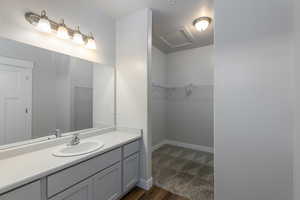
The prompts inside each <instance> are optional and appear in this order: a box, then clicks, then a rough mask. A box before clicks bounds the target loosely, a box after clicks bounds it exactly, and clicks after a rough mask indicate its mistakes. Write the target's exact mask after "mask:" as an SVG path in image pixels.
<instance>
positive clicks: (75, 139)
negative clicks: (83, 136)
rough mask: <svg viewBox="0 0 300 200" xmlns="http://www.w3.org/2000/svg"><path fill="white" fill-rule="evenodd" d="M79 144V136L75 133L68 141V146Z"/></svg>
mask: <svg viewBox="0 0 300 200" xmlns="http://www.w3.org/2000/svg"><path fill="white" fill-rule="evenodd" d="M79 143H80V138H79V134H78V133H75V134H74V135H73V137H72V139H71V141H70V146H74V145H78V144H79Z"/></svg>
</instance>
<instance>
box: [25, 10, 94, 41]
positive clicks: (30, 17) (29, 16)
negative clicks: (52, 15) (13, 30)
mask: <svg viewBox="0 0 300 200" xmlns="http://www.w3.org/2000/svg"><path fill="white" fill-rule="evenodd" d="M41 17H42V16H41V15H39V14H36V13H33V12H27V13H25V19H26V20H27V21H28V22H29V23H30V24H32V25H36V24H37V23H38V22H39V20H40V19H41ZM48 21H49V22H50V25H51V29H52V30H55V31H57V30H58V27H59V25H60V23H58V22H56V21H54V20H51V19H49V18H48ZM66 29H67V30H68V32H69V34H70V35H71V36H73V35H74V33H75V32H76V30H75V29H72V28H69V27H67V26H66ZM81 35H82V37H83V40H84V41H87V40H88V38H91V36H88V35H85V34H83V33H81Z"/></svg>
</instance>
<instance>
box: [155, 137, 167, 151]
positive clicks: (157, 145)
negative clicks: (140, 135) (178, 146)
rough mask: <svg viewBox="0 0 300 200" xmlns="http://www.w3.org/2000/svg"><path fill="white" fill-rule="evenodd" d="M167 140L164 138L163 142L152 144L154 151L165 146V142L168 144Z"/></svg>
mask: <svg viewBox="0 0 300 200" xmlns="http://www.w3.org/2000/svg"><path fill="white" fill-rule="evenodd" d="M166 142H167V140H163V141H162V142H160V143H158V144H156V145H154V146H152V152H153V151H155V150H157V149H159V148H160V147H162V146H164V145H165V144H167V143H166Z"/></svg>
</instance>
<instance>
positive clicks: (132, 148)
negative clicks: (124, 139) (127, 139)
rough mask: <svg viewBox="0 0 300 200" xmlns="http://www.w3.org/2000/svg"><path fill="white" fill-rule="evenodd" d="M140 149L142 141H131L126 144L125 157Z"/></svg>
mask: <svg viewBox="0 0 300 200" xmlns="http://www.w3.org/2000/svg"><path fill="white" fill-rule="evenodd" d="M139 150H140V141H139V140H137V141H135V142H132V143H129V144H126V145H125V146H124V155H123V156H124V158H126V157H128V156H130V155H132V154H134V153H136V152H138V151H139Z"/></svg>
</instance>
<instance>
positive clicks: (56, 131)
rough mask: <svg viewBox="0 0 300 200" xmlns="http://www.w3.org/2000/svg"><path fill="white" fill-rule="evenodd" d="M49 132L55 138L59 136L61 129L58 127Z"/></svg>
mask: <svg viewBox="0 0 300 200" xmlns="http://www.w3.org/2000/svg"><path fill="white" fill-rule="evenodd" d="M50 133H51V134H54V135H55V136H56V137H57V138H59V137H61V131H60V129H58V128H57V129H55V130H54V131H51V132H50Z"/></svg>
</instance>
